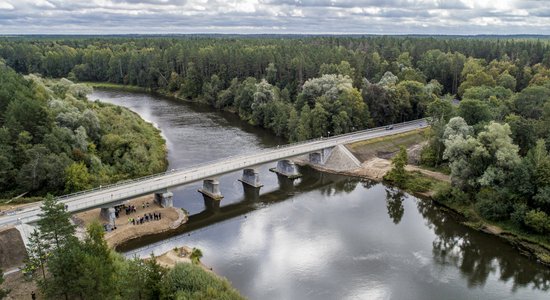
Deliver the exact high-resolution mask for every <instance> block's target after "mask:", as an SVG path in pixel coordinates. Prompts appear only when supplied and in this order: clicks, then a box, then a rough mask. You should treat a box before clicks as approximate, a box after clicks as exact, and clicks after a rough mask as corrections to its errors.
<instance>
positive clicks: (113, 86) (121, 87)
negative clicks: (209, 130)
mask: <svg viewBox="0 0 550 300" xmlns="http://www.w3.org/2000/svg"><path fill="white" fill-rule="evenodd" d="M80 83H82V84H86V85H88V86H90V87H92V88H100V89H107V90H116V91H125V92H136V93H150V94H154V95H159V96H162V97H168V98H172V99H176V100H179V101H185V102H200V101H194V100H189V99H185V98H182V97H179V96H178V94H177V93H170V92H168V91H165V90H152V89H149V88H144V87H141V86H137V85H126V84H120V83H110V82H93V81H83V82H80Z"/></svg>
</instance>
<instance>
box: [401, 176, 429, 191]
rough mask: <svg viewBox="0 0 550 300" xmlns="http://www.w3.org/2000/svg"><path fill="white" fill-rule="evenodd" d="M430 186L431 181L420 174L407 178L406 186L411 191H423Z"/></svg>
mask: <svg viewBox="0 0 550 300" xmlns="http://www.w3.org/2000/svg"><path fill="white" fill-rule="evenodd" d="M431 187H432V181H431V180H430V179H428V178H425V177H422V176H416V175H415V176H411V177H409V178H408V180H407V183H406V188H407V189H408V190H410V191H412V192H425V191H428V190H430V189H431Z"/></svg>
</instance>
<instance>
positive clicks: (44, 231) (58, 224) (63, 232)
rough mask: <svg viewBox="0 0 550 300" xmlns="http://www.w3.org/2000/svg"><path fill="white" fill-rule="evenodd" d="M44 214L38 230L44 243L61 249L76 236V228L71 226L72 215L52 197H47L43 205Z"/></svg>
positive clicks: (41, 215)
mask: <svg viewBox="0 0 550 300" xmlns="http://www.w3.org/2000/svg"><path fill="white" fill-rule="evenodd" d="M41 209H42V213H41V214H40V215H39V216H40V220H39V221H38V229H39V231H40V234H41V236H42V239H43V241H44V242H46V243H49V244H50V245H54V246H55V249H59V248H60V247H61V246H63V244H65V243H67V242H68V241H69V240H72V239H76V238H75V236H74V233H75V226H74V225H73V224H71V221H70V217H71V214H70V213H69V212H67V211H66V210H65V205H64V204H63V203H60V202H59V201H57V200H56V199H55V198H54V197H53V196H52V195H48V196H46V199H45V200H44V202H43V203H42V207H41Z"/></svg>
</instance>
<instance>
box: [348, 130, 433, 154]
mask: <svg viewBox="0 0 550 300" xmlns="http://www.w3.org/2000/svg"><path fill="white" fill-rule="evenodd" d="M425 131H426V130H425V129H417V130H414V131H410V132H405V133H398V134H395V135H390V136H386V137H380V138H376V139H371V140H366V141H361V142H357V143H353V144H349V145H347V147H348V149H349V150H350V151H351V152H352V153H353V154H354V155H355V156H357V157H358V158H359V159H360V160H362V161H365V160H367V159H369V158H372V157H375V156H377V155H378V154H379V153H383V154H391V153H395V152H397V151H399V147H401V146H405V147H406V148H409V147H411V146H414V145H416V144H419V143H422V142H424V141H426V136H425Z"/></svg>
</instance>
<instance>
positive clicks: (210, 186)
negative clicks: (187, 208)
mask: <svg viewBox="0 0 550 300" xmlns="http://www.w3.org/2000/svg"><path fill="white" fill-rule="evenodd" d="M199 193H201V194H202V195H203V196H204V197H208V198H210V199H213V200H218V201H219V200H222V199H223V195H222V193H221V192H220V182H219V181H218V179H217V178H211V179H205V180H204V181H203V183H202V189H199Z"/></svg>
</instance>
